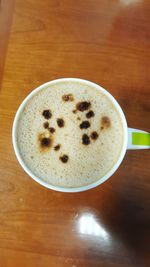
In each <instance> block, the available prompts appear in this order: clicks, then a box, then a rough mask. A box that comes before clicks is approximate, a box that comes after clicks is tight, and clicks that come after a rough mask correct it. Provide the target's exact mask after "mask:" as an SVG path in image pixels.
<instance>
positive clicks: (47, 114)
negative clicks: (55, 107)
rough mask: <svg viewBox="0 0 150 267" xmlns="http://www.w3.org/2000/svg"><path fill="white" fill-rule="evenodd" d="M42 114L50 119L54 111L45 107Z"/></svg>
mask: <svg viewBox="0 0 150 267" xmlns="http://www.w3.org/2000/svg"><path fill="white" fill-rule="evenodd" d="M42 115H43V117H44V118H45V119H47V120H48V119H50V118H51V117H52V112H51V111H50V109H45V110H43V112H42Z"/></svg>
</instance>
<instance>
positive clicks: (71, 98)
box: [62, 94, 74, 102]
mask: <svg viewBox="0 0 150 267" xmlns="http://www.w3.org/2000/svg"><path fill="white" fill-rule="evenodd" d="M62 100H63V101H65V102H68V101H74V97H73V94H67V95H63V96H62Z"/></svg>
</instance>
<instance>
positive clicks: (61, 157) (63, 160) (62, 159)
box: [59, 154, 69, 163]
mask: <svg viewBox="0 0 150 267" xmlns="http://www.w3.org/2000/svg"><path fill="white" fill-rule="evenodd" d="M59 159H60V160H61V161H62V162H63V163H66V162H67V161H68V160H69V157H68V155H65V154H64V155H63V156H60V157H59Z"/></svg>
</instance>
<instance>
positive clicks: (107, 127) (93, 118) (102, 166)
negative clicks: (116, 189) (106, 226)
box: [17, 80, 124, 188]
mask: <svg viewBox="0 0 150 267" xmlns="http://www.w3.org/2000/svg"><path fill="white" fill-rule="evenodd" d="M123 138H124V136H123V125H122V120H121V117H120V114H119V112H118V111H117V109H116V107H115V106H114V104H113V102H112V100H111V99H110V98H109V97H108V96H107V95H105V94H104V93H103V92H101V91H100V90H98V89H97V88H96V87H95V86H94V85H92V84H87V83H84V82H80V81H75V80H74V81H69V80H68V81H63V80H62V81H61V83H60V82H59V83H57V82H56V83H53V84H50V85H45V88H43V89H42V90H40V91H39V92H37V93H36V94H35V95H33V96H32V98H30V99H29V100H28V102H27V103H26V105H25V107H24V109H23V111H22V113H21V115H20V118H19V121H18V124H17V144H18V148H19V151H20V155H21V157H22V159H23V161H24V162H25V164H26V165H27V167H28V168H29V169H30V171H31V172H32V173H33V174H34V175H35V176H37V177H38V178H40V179H41V180H43V181H46V182H47V183H49V184H51V185H54V186H61V187H68V188H73V187H80V186H85V185H88V184H91V183H93V182H95V181H97V180H99V179H100V178H102V177H103V176H104V175H106V174H107V173H108V172H109V171H110V170H111V169H112V167H113V166H114V165H115V163H116V162H117V160H118V158H119V156H120V153H121V150H122V146H123Z"/></svg>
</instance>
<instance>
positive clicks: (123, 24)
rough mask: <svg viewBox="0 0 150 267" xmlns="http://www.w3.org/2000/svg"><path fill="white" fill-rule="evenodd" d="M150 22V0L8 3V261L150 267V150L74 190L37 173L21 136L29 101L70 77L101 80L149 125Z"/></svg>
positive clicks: (2, 202) (3, 91) (0, 76)
mask: <svg viewBox="0 0 150 267" xmlns="http://www.w3.org/2000/svg"><path fill="white" fill-rule="evenodd" d="M149 27H150V1H149V0H101V1H100V0H86V1H85V0H76V1H74V0H55V1H53V0H44V1H41V0H36V1H34V0H26V1H22V0H16V1H14V0H5V1H4V0H1V1H0V135H1V136H0V267H20V266H21V267H26V266H28V267H33V266H36V267H41V266H44V267H48V266H51V267H57V266H58V267H59V266H60V267H62V266H65V267H78V266H79V267H82V266H85V267H91V266H104V267H105V266H106V267H132V266H140V267H143V266H150V241H149V240H150V168H149V166H150V160H149V159H150V154H149V151H148V150H143V151H128V152H127V154H126V156H125V159H124V161H123V163H122V165H121V166H120V168H119V170H118V171H117V172H116V173H115V174H114V175H113V176H112V177H111V178H110V179H109V180H108V181H107V182H105V183H104V184H102V185H101V186H99V187H97V188H95V189H92V190H89V191H86V192H82V193H74V194H66V193H60V192H55V191H51V190H48V189H46V188H43V187H42V186H40V185H39V184H37V183H36V182H34V181H33V180H32V179H31V178H29V177H28V175H27V174H26V173H25V172H24V171H23V169H22V168H21V166H20V165H19V163H18V162H17V159H16V157H15V154H14V151H13V147H12V141H11V130H12V123H13V119H14V115H15V112H16V110H17V108H18V106H19V105H20V103H21V102H22V100H23V99H24V97H25V96H26V95H27V94H28V93H29V92H31V91H32V90H33V89H34V88H35V87H37V86H38V85H40V84H42V83H44V82H46V81H49V80H53V79H55V78H60V77H79V78H84V79H87V80H91V81H93V82H96V83H98V84H100V85H101V86H103V87H104V88H106V89H107V90H108V91H109V92H110V93H112V94H113V95H114V96H115V97H116V99H117V100H118V101H119V103H120V105H121V106H122V108H123V110H124V112H125V115H126V118H127V121H128V125H129V126H130V127H133V128H139V129H143V130H146V131H149V130H150V128H149V126H150V121H149V118H150V75H149V69H150V53H149V48H150V31H149Z"/></svg>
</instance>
